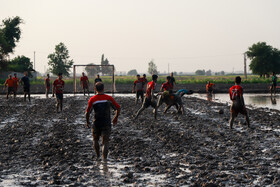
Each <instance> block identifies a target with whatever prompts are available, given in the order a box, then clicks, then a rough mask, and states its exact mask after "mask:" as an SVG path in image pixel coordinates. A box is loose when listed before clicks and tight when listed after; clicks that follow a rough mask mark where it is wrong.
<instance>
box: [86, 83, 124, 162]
mask: <svg viewBox="0 0 280 187" xmlns="http://www.w3.org/2000/svg"><path fill="white" fill-rule="evenodd" d="M95 90H96V92H97V95H95V96H93V97H91V98H90V99H89V102H88V106H87V109H86V123H87V124H86V125H87V127H88V128H90V122H89V119H90V113H91V111H92V110H94V121H93V126H92V136H93V145H94V150H95V153H96V156H97V159H99V157H100V146H99V139H100V137H101V140H102V157H103V160H104V161H106V159H107V156H108V152H109V140H110V134H111V128H112V127H111V126H112V124H111V111H110V107H112V108H113V109H114V110H116V113H115V116H114V118H113V121H112V122H113V125H116V124H117V122H118V117H119V115H120V105H119V104H118V103H117V102H116V101H115V100H114V99H113V97H111V96H109V95H106V94H104V84H103V83H102V82H98V83H96V84H95Z"/></svg>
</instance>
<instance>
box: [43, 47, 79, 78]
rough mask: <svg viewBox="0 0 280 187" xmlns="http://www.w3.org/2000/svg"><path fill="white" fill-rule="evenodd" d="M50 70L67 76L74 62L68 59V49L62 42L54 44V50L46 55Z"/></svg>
mask: <svg viewBox="0 0 280 187" xmlns="http://www.w3.org/2000/svg"><path fill="white" fill-rule="evenodd" d="M48 58H49V62H48V65H49V66H50V71H51V72H52V73H53V74H55V75H58V73H62V74H63V75H65V76H69V72H70V68H71V67H72V65H73V64H74V61H73V60H70V59H69V58H70V56H69V51H68V49H67V48H66V46H65V45H64V43H62V42H61V43H59V44H58V45H56V46H55V52H54V53H52V54H49V55H48Z"/></svg>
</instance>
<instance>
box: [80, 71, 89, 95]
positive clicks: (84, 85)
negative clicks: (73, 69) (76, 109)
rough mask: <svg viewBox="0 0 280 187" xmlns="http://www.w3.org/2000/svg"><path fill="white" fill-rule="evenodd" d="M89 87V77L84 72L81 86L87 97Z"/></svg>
mask: <svg viewBox="0 0 280 187" xmlns="http://www.w3.org/2000/svg"><path fill="white" fill-rule="evenodd" d="M88 85H89V81H88V77H87V76H85V73H84V72H83V73H82V76H81V78H80V86H81V87H82V88H83V92H84V95H86V90H87V92H88V95H89V88H88Z"/></svg>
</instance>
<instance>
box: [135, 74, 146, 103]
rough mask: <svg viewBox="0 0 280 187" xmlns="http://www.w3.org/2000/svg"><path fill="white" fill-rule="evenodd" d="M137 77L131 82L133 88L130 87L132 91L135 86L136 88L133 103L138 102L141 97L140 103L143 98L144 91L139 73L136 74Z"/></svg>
mask: <svg viewBox="0 0 280 187" xmlns="http://www.w3.org/2000/svg"><path fill="white" fill-rule="evenodd" d="M136 77H137V79H136V80H135V81H134V83H133V89H132V93H134V92H135V88H136V98H135V104H137V103H138V100H139V97H141V103H143V98H144V92H143V86H144V84H143V82H142V80H141V79H140V75H137V76H136Z"/></svg>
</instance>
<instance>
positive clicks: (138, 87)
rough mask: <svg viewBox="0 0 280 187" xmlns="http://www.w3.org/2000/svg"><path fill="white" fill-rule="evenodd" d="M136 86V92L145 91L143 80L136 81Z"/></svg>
mask: <svg viewBox="0 0 280 187" xmlns="http://www.w3.org/2000/svg"><path fill="white" fill-rule="evenodd" d="M133 84H134V86H135V88H136V91H142V90H143V82H142V80H141V79H140V80H138V79H137V80H136V81H134V83H133Z"/></svg>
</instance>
